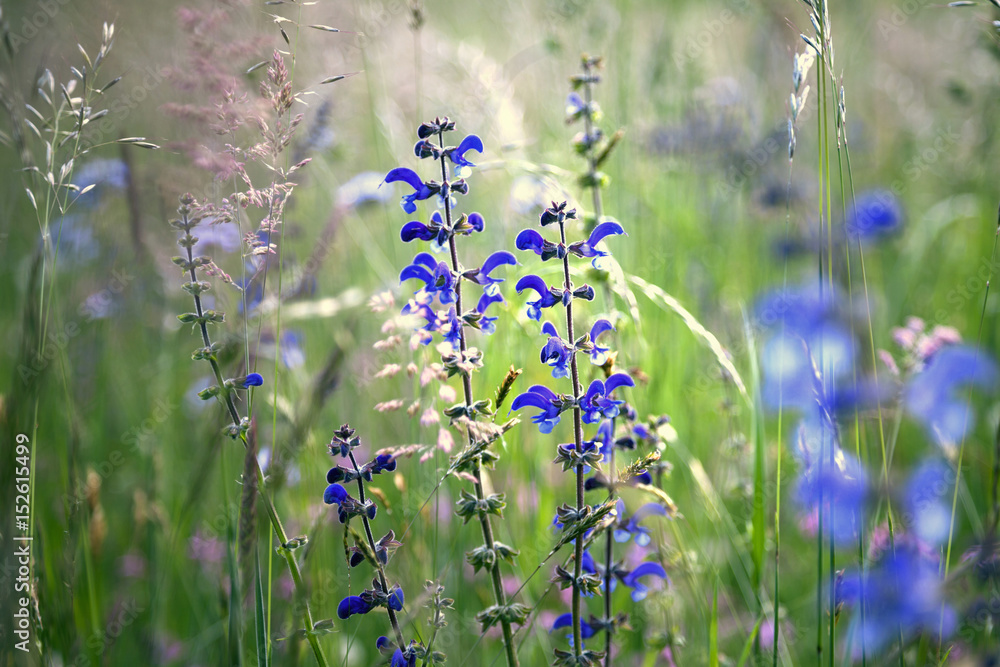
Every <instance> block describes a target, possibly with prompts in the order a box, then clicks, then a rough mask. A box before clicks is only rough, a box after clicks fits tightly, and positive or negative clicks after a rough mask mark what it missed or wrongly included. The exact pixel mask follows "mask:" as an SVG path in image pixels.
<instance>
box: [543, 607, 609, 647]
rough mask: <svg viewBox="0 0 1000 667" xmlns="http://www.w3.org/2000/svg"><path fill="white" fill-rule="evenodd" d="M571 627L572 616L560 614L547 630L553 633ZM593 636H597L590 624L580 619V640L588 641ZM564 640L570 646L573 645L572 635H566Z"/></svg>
mask: <svg viewBox="0 0 1000 667" xmlns="http://www.w3.org/2000/svg"><path fill="white" fill-rule="evenodd" d="M572 627H573V614H570V613H566V614H562V615H560V616H558V617H557V618H556V620H555V621H554V622H553V623H552V628H551V629H550V630H549V632H555V631H556V630H558V629H559V628H572ZM595 634H597V631H596V630H594V628H593V626H591V625H590V623H587V622H586V621H584V620H582V619H581V621H580V638H581V639H590V638H591V637H593V636H594V635H595ZM566 639H568V640H569V643H570V646H572V645H573V635H571V634H569V635H566Z"/></svg>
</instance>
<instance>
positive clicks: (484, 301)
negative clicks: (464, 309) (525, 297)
mask: <svg viewBox="0 0 1000 667" xmlns="http://www.w3.org/2000/svg"><path fill="white" fill-rule="evenodd" d="M494 303H506V302H505V301H504V298H503V295H502V294H500V292H499V291H498V292H497V293H496V294H490V293H489V292H484V293H483V295H482V296H481V297H479V303H477V304H476V312H477V313H479V314H480V315H482V317H481V318H480V319H479V330H480V331H482V332H483V333H484V334H486V335H488V336H489V335H492V334H494V333H496V330H497V325H496V321H497V320H498V319H499V317H496V316H494V317H487V316H486V309H487V308H489V307H490V306H492V305H493V304H494Z"/></svg>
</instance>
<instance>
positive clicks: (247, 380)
mask: <svg viewBox="0 0 1000 667" xmlns="http://www.w3.org/2000/svg"><path fill="white" fill-rule="evenodd" d="M237 382H238V383H239V385H240V386H242V387H243V388H244V389H248V388H250V387H259V386H261V385H262V384H264V378H263V376H261V374H260V373H251V374H250V375H247V376H246V377H244V378H241V379H239V380H238V381H237Z"/></svg>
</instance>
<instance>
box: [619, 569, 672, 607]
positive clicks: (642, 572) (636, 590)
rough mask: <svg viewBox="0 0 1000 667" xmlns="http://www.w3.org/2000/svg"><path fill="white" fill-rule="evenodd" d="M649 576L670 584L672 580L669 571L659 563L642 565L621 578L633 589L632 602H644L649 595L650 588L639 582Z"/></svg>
mask: <svg viewBox="0 0 1000 667" xmlns="http://www.w3.org/2000/svg"><path fill="white" fill-rule="evenodd" d="M648 576H653V577H659V578H660V579H665V580H666V581H667V582H668V583H669V581H670V578H669V577H668V576H667V571H666V570H664V569H663V566H662V565H660V564H659V563H651V562H645V563H642V564H641V565H639V566H638V567H637V568H635V569H634V570H632V571H631V572H629V573H628V574H626V575H625V576H623V577H622V578H621V580H622V583H623V584H625V585H626V586H628V587H629V588H631V589H632V600H634V601H635V602H639V601H640V600H644V599H645V598H646V596H647V595H649V588H647V587H646V585H645V584H643V583H642V582H641V581H639V579H641V578H642V577H648Z"/></svg>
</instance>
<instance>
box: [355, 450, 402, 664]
mask: <svg viewBox="0 0 1000 667" xmlns="http://www.w3.org/2000/svg"><path fill="white" fill-rule="evenodd" d="M348 455H349V456H350V457H351V465H353V466H354V472H356V473H357V474H358V497H359V498H360V499H361V504H362V505H364V503H365V481H364V479H362V478H361V469H360V468H358V461H357V459H355V458H354V452H353V451H349V452H348ZM361 522H362V523H364V525H365V537H367V538H368V546H369V547H371V550H372V553H373V554H375V569H376V570H378V580H379V583H380V584H382V590H383V591H385V592H386V593H388V592H389V582H388V580H387V579H386V578H385V568H384V567H382V563H381V562H380V561H379V559H378V549H377V548H376V546H375V536H374V535H373V534H372V525H371V522H369V521H368V515H367V514H362V515H361ZM386 611H388V612H389V623H391V624H392V632H393V634H395V635H396V645H397V646H398V647H399V648H403V647H404V644H403V633H402V631H400V629H399V620H398V619H397V618H396V612H395V611H394V610H393V609H392V607H386Z"/></svg>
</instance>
